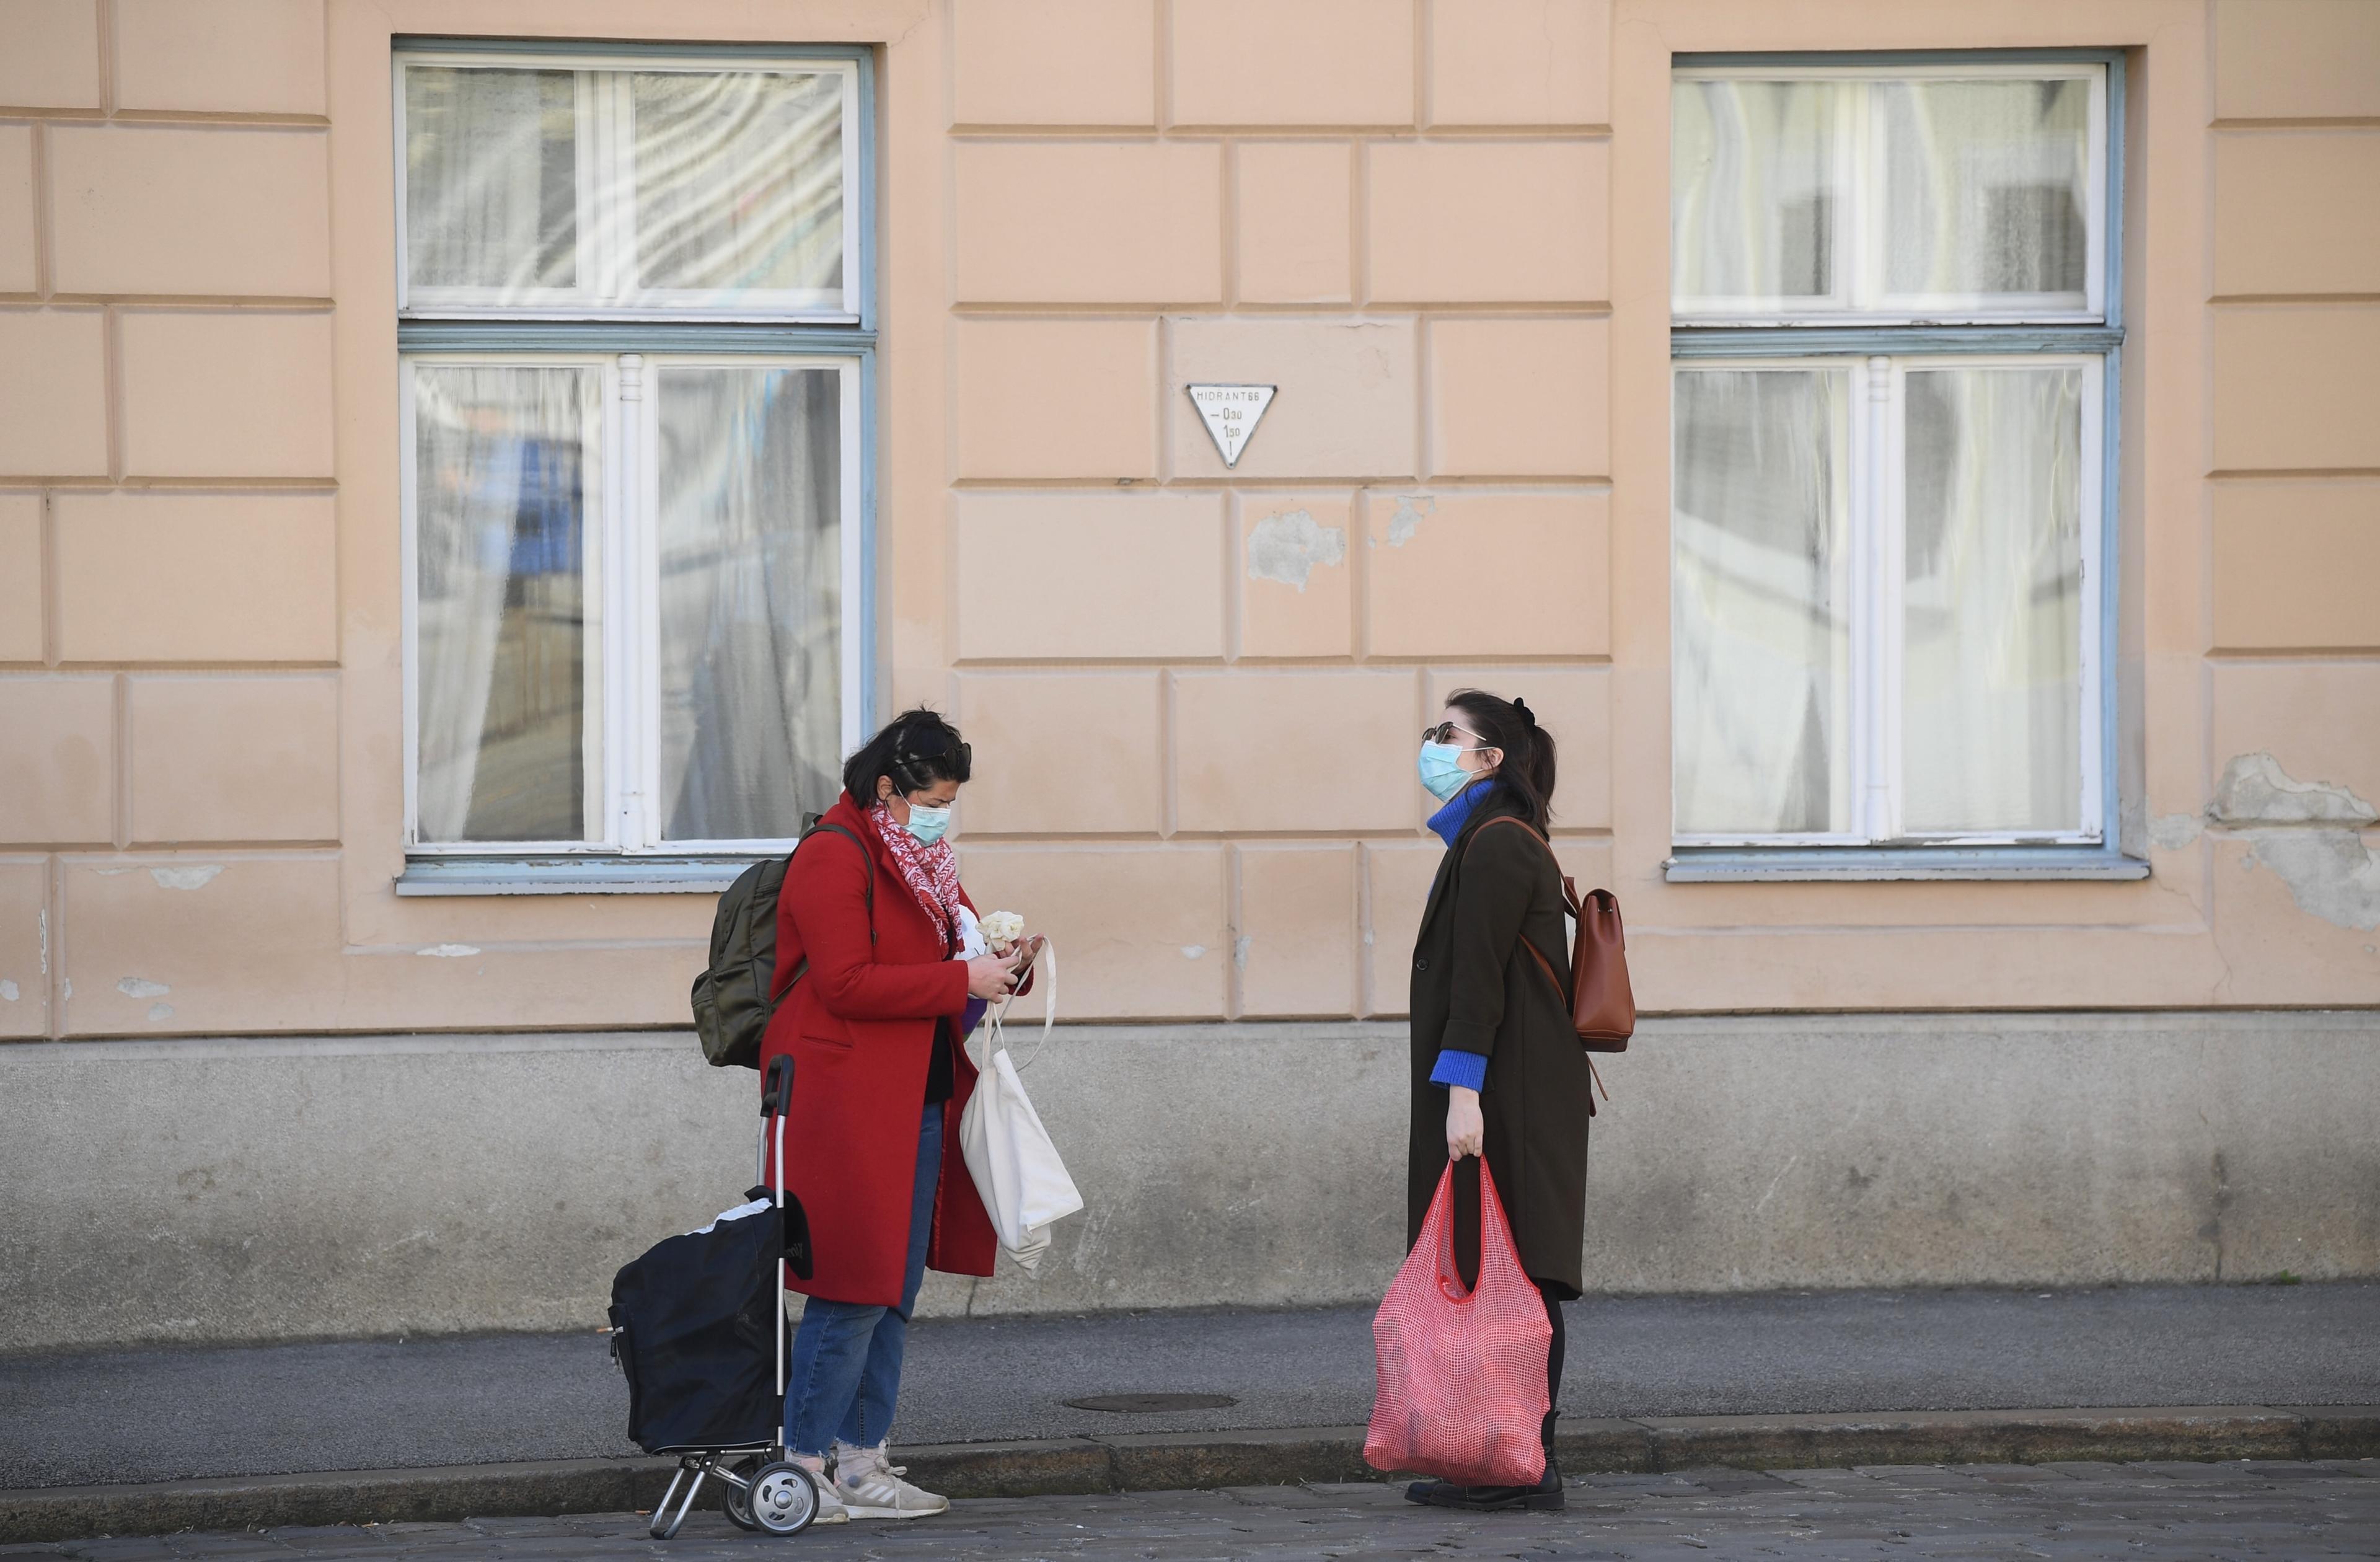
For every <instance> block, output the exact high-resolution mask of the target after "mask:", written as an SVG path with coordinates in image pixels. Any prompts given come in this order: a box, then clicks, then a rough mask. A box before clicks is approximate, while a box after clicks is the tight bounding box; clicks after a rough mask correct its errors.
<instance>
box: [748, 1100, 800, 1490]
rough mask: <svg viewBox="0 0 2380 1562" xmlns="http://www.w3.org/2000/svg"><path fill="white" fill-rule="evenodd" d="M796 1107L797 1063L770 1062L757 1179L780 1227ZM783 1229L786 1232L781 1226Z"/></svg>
mask: <svg viewBox="0 0 2380 1562" xmlns="http://www.w3.org/2000/svg"><path fill="white" fill-rule="evenodd" d="M793 1104H794V1060H793V1059H792V1058H791V1057H789V1056H782V1055H781V1056H776V1057H773V1058H771V1059H770V1060H769V1072H768V1074H767V1075H766V1076H765V1078H764V1080H763V1081H762V1085H761V1090H760V1175H759V1178H757V1180H759V1181H762V1182H766V1183H767V1184H768V1185H769V1191H770V1194H771V1202H774V1203H775V1205H776V1206H777V1208H776V1214H773V1215H772V1216H771V1219H774V1220H776V1221H779V1222H781V1223H782V1222H783V1220H784V1218H785V1213H784V1212H785V1113H786V1112H787V1111H788V1110H790V1109H791V1108H792V1106H793ZM771 1129H775V1130H776V1141H777V1154H776V1159H775V1161H774V1162H773V1163H771V1160H770V1156H769V1139H770V1130H771ZM780 1229H783V1226H782V1225H781V1226H780ZM776 1270H777V1315H776V1317H775V1318H774V1319H772V1320H771V1323H773V1324H775V1325H776V1326H775V1327H774V1328H772V1329H771V1330H770V1331H769V1332H770V1333H771V1335H773V1336H776V1337H775V1344H776V1374H775V1375H776V1380H777V1404H778V1413H779V1414H781V1415H782V1414H783V1407H784V1399H785V1264H784V1261H783V1259H779V1260H778V1261H777V1264H776ZM777 1436H778V1440H779V1442H780V1444H781V1445H782V1443H783V1438H784V1432H783V1428H780V1429H779V1431H778V1433H777ZM780 1452H781V1453H782V1454H783V1457H785V1458H791V1457H792V1455H791V1452H790V1450H785V1449H783V1448H782V1447H781V1449H780Z"/></svg>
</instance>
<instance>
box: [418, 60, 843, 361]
mask: <svg viewBox="0 0 2380 1562" xmlns="http://www.w3.org/2000/svg"><path fill="white" fill-rule="evenodd" d="M413 67H431V68H437V69H446V68H463V69H504V70H567V71H570V72H573V73H574V77H573V79H574V81H575V85H576V95H577V124H578V126H579V128H580V138H579V157H578V165H577V175H578V212H579V217H580V221H579V224H578V250H577V254H578V275H579V276H580V277H581V278H589V277H592V278H594V279H595V285H594V286H593V287H585V286H582V287H569V288H561V287H549V288H522V289H513V290H509V291H507V290H504V289H499V288H489V287H414V286H413V285H412V284H411V282H410V280H409V279H410V276H411V269H412V268H411V266H410V264H409V263H408V260H407V248H406V238H407V236H406V219H407V203H408V202H407V184H406V159H405V150H406V128H405V106H406V93H405V73H406V71H407V69H409V68H413ZM390 68H391V71H392V77H391V81H392V91H393V93H394V99H395V116H396V262H397V264H396V289H397V312H398V314H399V315H400V316H401V317H404V318H409V319H418V320H439V319H444V320H455V319H511V320H558V319H571V320H578V319H588V318H601V319H604V320H647V321H660V320H686V319H688V318H699V319H709V320H719V321H751V322H759V321H771V322H783V321H789V320H806V321H814V322H818V323H828V324H856V323H859V321H860V319H861V315H862V311H863V304H862V300H863V299H864V297H865V293H864V289H865V287H866V285H867V278H866V275H865V273H864V271H863V267H864V265H865V263H866V260H865V253H864V251H865V250H866V248H867V247H866V245H865V244H864V243H863V242H862V240H863V237H864V235H863V226H864V224H865V222H866V221H867V220H868V212H869V203H868V202H867V201H863V200H861V199H860V191H861V189H862V180H863V177H864V176H865V165H866V160H865V159H864V157H863V156H862V152H863V146H862V141H863V138H864V137H865V136H866V135H867V134H868V125H867V124H866V123H865V121H864V119H863V117H862V112H863V94H862V93H861V91H860V66H859V62H858V61H857V60H856V59H849V58H839V57H835V56H832V55H822V56H817V57H807V58H791V57H780V58H756V57H754V56H752V55H734V54H721V55H701V54H684V53H666V54H663V53H654V54H642V53H639V54H627V55H620V54H608V53H606V54H592V53H575V52H570V51H555V52H553V53H537V54H513V53H493V52H491V53H484V54H474V53H468V52H456V51H450V50H436V51H419V50H407V49H400V50H398V51H397V53H396V55H395V57H394V59H393V60H392V61H391V66H390ZM721 71H735V72H744V73H751V74H768V75H788V76H832V77H834V78H836V79H838V80H839V81H840V83H841V91H842V99H843V135H842V165H843V286H842V287H840V288H735V289H698V288H673V287H631V286H629V285H628V277H629V274H630V272H631V271H632V269H633V267H634V266H635V263H636V245H635V237H634V236H635V229H634V221H635V217H636V177H635V175H636V140H635V130H636V127H635V118H634V114H633V111H632V108H631V105H630V101H629V100H630V85H629V78H630V77H631V76H632V75H653V74H661V73H665V72H698V73H702V74H713V73H717V72H721ZM602 73H608V74H602Z"/></svg>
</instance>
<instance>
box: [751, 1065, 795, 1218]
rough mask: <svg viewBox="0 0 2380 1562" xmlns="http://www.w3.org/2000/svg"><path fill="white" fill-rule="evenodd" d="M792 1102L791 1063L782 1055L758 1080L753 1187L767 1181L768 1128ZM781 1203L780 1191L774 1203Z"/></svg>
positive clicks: (781, 1116)
mask: <svg viewBox="0 0 2380 1562" xmlns="http://www.w3.org/2000/svg"><path fill="white" fill-rule="evenodd" d="M793 1099H794V1060H793V1059H792V1058H790V1057H787V1056H783V1055H780V1056H776V1057H772V1058H771V1059H770V1060H769V1071H768V1073H766V1074H764V1075H762V1076H761V1080H760V1148H759V1155H758V1157H757V1159H756V1161H755V1164H754V1166H753V1170H752V1180H753V1181H754V1182H755V1183H763V1182H767V1181H768V1180H769V1125H770V1123H771V1121H772V1120H782V1119H783V1117H784V1114H785V1109H786V1108H787V1107H788V1106H790V1105H792V1104H793ZM778 1138H779V1141H780V1142H782V1141H783V1134H780V1135H779V1136H778ZM777 1202H778V1203H780V1204H783V1202H785V1201H784V1199H783V1194H782V1190H780V1196H779V1198H778V1200H777Z"/></svg>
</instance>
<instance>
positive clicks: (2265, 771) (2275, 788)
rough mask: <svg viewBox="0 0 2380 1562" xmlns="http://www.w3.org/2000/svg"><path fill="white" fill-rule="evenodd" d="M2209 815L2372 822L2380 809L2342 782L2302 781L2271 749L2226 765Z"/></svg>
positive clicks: (2237, 819)
mask: <svg viewBox="0 0 2380 1562" xmlns="http://www.w3.org/2000/svg"><path fill="white" fill-rule="evenodd" d="M2206 812H2207V817H2209V818H2211V819H2213V820H2214V821H2215V822H2216V824H2232V825H2240V824H2358V825H2361V824H2380V810H2374V808H2373V806H2372V805H2371V804H2370V803H2368V802H2365V801H2364V800H2363V799H2362V798H2359V797H2357V796H2356V795H2355V794H2354V793H2353V792H2351V791H2350V790H2348V789H2347V788H2346V787H2333V786H2330V785H2329V784H2327V783H2325V782H2322V781H2301V780H2299V779H2297V777H2295V776H2293V775H2290V774H2289V772H2288V771H2286V770H2283V769H2282V768H2281V765H2280V762H2279V761H2278V760H2276V759H2275V758H2273V756H2272V755H2271V754H2268V753H2264V752H2257V753H2253V754H2241V755H2240V756H2239V757H2238V758H2236V759H2234V760H2233V761H2232V762H2231V763H2229V764H2227V765H2225V766H2224V767H2223V779H2221V780H2220V781H2217V782H2216V784H2215V801H2214V803H2213V805H2212V806H2210V807H2209V808H2208V809H2207V811H2206Z"/></svg>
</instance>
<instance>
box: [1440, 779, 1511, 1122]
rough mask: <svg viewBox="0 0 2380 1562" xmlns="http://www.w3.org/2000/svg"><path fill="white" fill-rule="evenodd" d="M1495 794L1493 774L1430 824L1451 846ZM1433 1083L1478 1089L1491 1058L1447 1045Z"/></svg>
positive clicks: (1453, 800)
mask: <svg viewBox="0 0 2380 1562" xmlns="http://www.w3.org/2000/svg"><path fill="white" fill-rule="evenodd" d="M1495 795H1496V781H1495V778H1494V777H1493V776H1490V777H1488V779H1486V780H1483V781H1474V782H1473V783H1471V785H1469V786H1468V787H1463V790H1461V791H1459V792H1457V793H1455V794H1454V796H1452V797H1451V798H1449V799H1447V801H1446V806H1445V807H1443V808H1441V809H1439V811H1438V812H1436V813H1433V814H1431V815H1430V816H1429V827H1430V828H1431V829H1432V830H1434V831H1436V832H1437V833H1438V838H1439V839H1440V840H1442V841H1444V842H1445V843H1446V844H1447V846H1448V848H1450V849H1451V848H1452V847H1453V845H1454V838H1455V837H1456V836H1460V835H1461V834H1463V825H1465V824H1469V823H1471V815H1472V814H1473V813H1474V812H1476V811H1477V809H1478V807H1479V805H1480V804H1481V803H1483V802H1486V801H1487V800H1488V799H1489V798H1491V797H1493V796H1495ZM1429 1082H1430V1083H1431V1084H1434V1085H1461V1086H1462V1087H1463V1089H1465V1090H1477V1089H1478V1088H1479V1087H1480V1086H1482V1085H1484V1084H1486V1083H1487V1082H1488V1058H1487V1055H1486V1054H1484V1053H1476V1052H1463V1051H1460V1050H1458V1049H1456V1048H1454V1047H1448V1048H1445V1049H1444V1050H1443V1051H1441V1052H1439V1055H1438V1067H1437V1068H1432V1069H1431V1070H1430V1071H1429Z"/></svg>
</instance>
